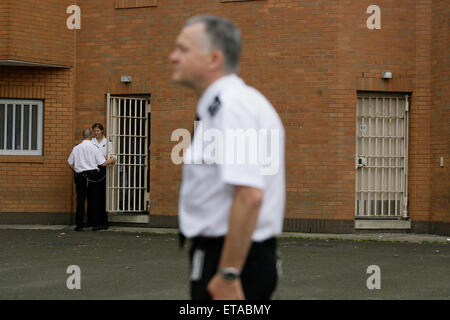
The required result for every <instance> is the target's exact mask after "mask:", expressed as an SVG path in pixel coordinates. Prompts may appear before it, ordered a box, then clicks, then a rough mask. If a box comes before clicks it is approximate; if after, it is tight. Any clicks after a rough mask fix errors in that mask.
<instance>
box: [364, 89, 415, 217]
mask: <svg viewBox="0 0 450 320" xmlns="http://www.w3.org/2000/svg"><path fill="white" fill-rule="evenodd" d="M408 114H409V101H408V95H405V94H390V93H380V94H376V93H358V96H357V108H356V119H357V120H356V122H357V123H356V157H355V159H356V163H355V166H356V176H355V180H356V181H355V218H398V219H400V218H407V217H408V211H407V205H408Z"/></svg>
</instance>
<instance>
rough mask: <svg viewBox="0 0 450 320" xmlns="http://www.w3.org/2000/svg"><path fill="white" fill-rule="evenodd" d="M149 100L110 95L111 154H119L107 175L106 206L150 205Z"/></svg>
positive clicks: (117, 209)
mask: <svg viewBox="0 0 450 320" xmlns="http://www.w3.org/2000/svg"><path fill="white" fill-rule="evenodd" d="M149 114H150V100H149V99H144V98H128V97H126V98H125V97H113V96H110V95H109V94H108V95H107V128H106V131H107V139H108V140H109V141H111V142H112V150H109V145H108V150H107V153H108V156H114V157H115V158H116V164H115V165H114V166H111V167H110V168H109V169H108V171H107V175H106V188H107V192H106V194H107V196H106V210H107V211H108V212H111V213H137V214H139V213H143V212H146V211H147V209H148V203H149V192H148V166H147V163H148V149H149V139H148V135H149Z"/></svg>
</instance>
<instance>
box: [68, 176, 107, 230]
mask: <svg viewBox="0 0 450 320" xmlns="http://www.w3.org/2000/svg"><path fill="white" fill-rule="evenodd" d="M74 179H75V185H76V192H77V210H76V215H75V223H76V225H77V227H78V228H83V227H86V226H92V227H98V226H100V225H102V223H103V220H102V216H101V214H99V212H100V210H102V209H103V210H104V198H103V200H102V187H103V189H104V185H103V183H102V181H103V180H104V179H102V172H101V171H100V170H89V171H83V172H80V173H75V175H74ZM86 199H87V202H88V206H87V216H88V219H87V220H88V222H87V225H85V224H84V214H85V209H84V203H85V201H86ZM102 204H103V205H102Z"/></svg>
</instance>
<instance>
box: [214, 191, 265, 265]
mask: <svg viewBox="0 0 450 320" xmlns="http://www.w3.org/2000/svg"><path fill="white" fill-rule="evenodd" d="M251 189H253V188H249V187H236V191H235V197H234V200H233V203H232V206H231V212H230V219H229V225H228V233H227V236H226V238H225V243H224V246H223V249H222V255H221V258H220V262H219V267H234V268H236V269H238V270H239V271H241V270H242V268H243V267H244V264H245V260H246V259H247V255H248V251H249V249H250V245H251V241H252V235H253V232H254V230H255V228H256V224H257V222H258V216H259V210H260V208H261V202H262V191H261V190H259V189H253V190H251ZM255 190H257V191H256V193H255Z"/></svg>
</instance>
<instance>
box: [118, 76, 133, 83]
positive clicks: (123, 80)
mask: <svg viewBox="0 0 450 320" xmlns="http://www.w3.org/2000/svg"><path fill="white" fill-rule="evenodd" d="M120 81H122V82H123V83H130V82H131V76H121V77H120Z"/></svg>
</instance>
